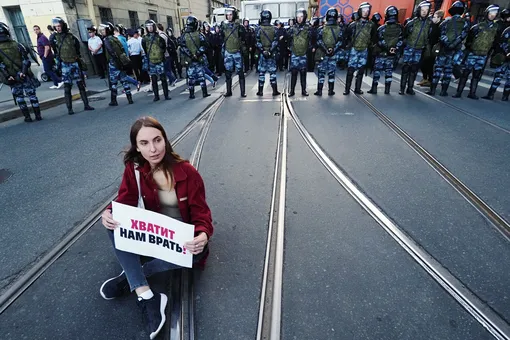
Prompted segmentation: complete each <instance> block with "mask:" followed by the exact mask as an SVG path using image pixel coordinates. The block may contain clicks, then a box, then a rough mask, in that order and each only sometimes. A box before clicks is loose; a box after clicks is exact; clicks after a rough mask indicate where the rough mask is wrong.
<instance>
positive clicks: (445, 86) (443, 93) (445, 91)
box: [439, 82, 450, 97]
mask: <svg viewBox="0 0 510 340" xmlns="http://www.w3.org/2000/svg"><path fill="white" fill-rule="evenodd" d="M448 87H450V82H447V83H442V84H441V93H439V95H440V96H441V97H448Z"/></svg>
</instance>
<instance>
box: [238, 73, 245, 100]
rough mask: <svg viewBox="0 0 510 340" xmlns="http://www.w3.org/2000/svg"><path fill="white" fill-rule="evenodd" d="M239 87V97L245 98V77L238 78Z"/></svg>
mask: <svg viewBox="0 0 510 340" xmlns="http://www.w3.org/2000/svg"><path fill="white" fill-rule="evenodd" d="M239 88H240V89H241V98H246V79H245V78H244V77H243V78H239Z"/></svg>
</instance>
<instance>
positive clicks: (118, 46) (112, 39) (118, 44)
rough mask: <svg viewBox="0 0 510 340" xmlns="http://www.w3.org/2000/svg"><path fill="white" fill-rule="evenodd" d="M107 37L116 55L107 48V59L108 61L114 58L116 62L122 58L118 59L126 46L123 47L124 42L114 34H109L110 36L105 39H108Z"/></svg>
mask: <svg viewBox="0 0 510 340" xmlns="http://www.w3.org/2000/svg"><path fill="white" fill-rule="evenodd" d="M107 39H108V42H109V43H110V44H109V45H110V46H111V48H112V49H113V53H115V56H116V57H115V56H113V55H111V54H110V51H108V49H107V48H105V50H106V59H107V60H108V61H110V59H113V61H114V62H116V61H120V60H117V59H119V58H120V55H121V54H122V53H125V51H124V47H122V44H121V42H120V41H119V39H117V38H115V37H114V36H108V37H106V38H105V40H107Z"/></svg>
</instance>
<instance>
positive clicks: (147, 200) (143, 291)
mask: <svg viewBox="0 0 510 340" xmlns="http://www.w3.org/2000/svg"><path fill="white" fill-rule="evenodd" d="M130 141H131V146H130V148H129V150H128V151H127V152H126V153H125V155H124V164H125V166H126V167H125V170H124V175H123V177H122V183H121V185H120V188H119V195H118V198H117V200H116V201H117V202H119V203H122V204H126V205H130V206H135V207H136V206H138V197H139V195H138V184H137V180H136V175H135V168H136V169H137V170H138V171H139V173H140V187H141V196H142V198H143V201H144V205H145V209H147V210H151V211H155V212H158V213H161V214H164V215H167V216H170V217H172V218H175V219H178V220H180V221H182V222H185V223H189V224H193V225H194V226H195V238H194V239H193V240H191V241H189V242H187V243H186V244H184V246H185V247H186V249H187V250H189V251H190V252H191V253H192V254H193V263H194V264H198V265H202V266H203V265H204V264H205V259H206V257H207V254H208V247H207V243H208V240H209V238H210V237H211V236H212V234H213V225H212V218H211V211H210V209H209V207H208V205H207V203H206V200H205V188H204V182H203V180H202V177H201V176H200V174H199V173H198V171H197V170H196V169H195V168H194V167H193V166H192V165H191V164H190V163H188V162H187V161H185V160H183V159H182V158H181V157H180V156H179V155H178V154H176V153H175V152H174V151H173V149H172V146H171V145H170V142H169V141H168V138H167V135H166V132H165V130H164V129H163V127H162V126H161V124H160V123H159V122H158V121H157V120H156V119H154V118H151V117H142V118H140V119H138V120H137V121H136V122H135V123H134V124H133V126H132V127H131V133H130ZM102 223H103V225H104V226H105V227H106V228H107V229H109V230H108V235H109V237H110V239H111V241H112V243H113V245H114V246H113V248H114V251H115V255H116V256H117V259H118V261H119V262H120V265H121V266H122V268H123V271H122V273H121V274H120V275H118V276H116V277H113V278H111V279H108V280H107V281H105V282H104V283H103V285H102V286H101V289H100V294H101V296H102V297H103V298H104V299H106V300H111V299H114V298H116V297H120V296H122V295H124V294H125V293H127V288H128V287H129V288H130V291H131V292H132V291H135V292H136V294H137V296H138V302H137V304H138V305H139V307H140V308H141V310H142V313H143V314H144V320H145V322H146V326H147V328H148V331H149V334H150V338H151V339H154V338H155V337H156V335H157V334H158V332H159V331H160V330H161V329H162V327H163V325H164V323H165V319H166V318H165V307H166V304H167V301H168V298H167V296H166V295H165V294H163V293H154V292H152V290H151V289H150V287H149V284H148V282H147V277H149V276H151V275H153V274H156V273H159V272H164V271H167V270H171V269H177V268H180V267H179V266H177V265H174V264H172V263H168V262H165V261H163V260H160V259H152V260H151V261H149V262H146V263H145V264H143V265H142V264H141V259H140V255H137V254H133V253H128V252H125V251H120V250H117V249H116V248H115V244H114V237H113V230H114V229H115V228H116V227H117V226H118V225H119V224H118V222H116V221H115V220H113V217H112V207H111V205H110V207H108V208H107V209H106V210H105V211H104V212H103V215H102Z"/></svg>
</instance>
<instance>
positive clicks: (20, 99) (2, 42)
mask: <svg viewBox="0 0 510 340" xmlns="http://www.w3.org/2000/svg"><path fill="white" fill-rule="evenodd" d="M0 83H4V84H6V85H9V86H10V87H11V93H12V95H13V96H14V98H15V100H16V103H17V104H18V106H19V108H20V109H21V112H22V113H23V116H25V122H27V123H30V122H32V121H33V120H32V118H31V117H30V111H29V109H28V106H27V103H26V102H25V93H26V95H27V96H28V97H29V98H30V104H32V108H33V109H34V115H35V119H36V120H42V117H41V108H40V107H39V100H38V99H37V96H36V92H35V89H36V87H39V86H40V85H41V83H39V81H38V80H37V78H35V77H34V74H33V73H32V71H31V70H30V59H28V51H27V50H26V48H25V47H24V46H23V45H21V44H19V43H17V42H16V41H14V40H12V39H11V33H10V31H9V27H8V26H7V25H6V24H4V23H3V22H0Z"/></svg>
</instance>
